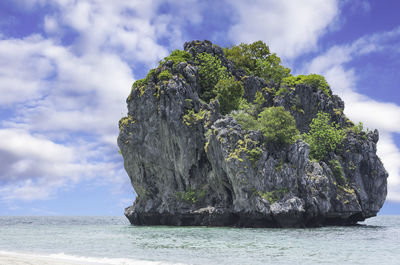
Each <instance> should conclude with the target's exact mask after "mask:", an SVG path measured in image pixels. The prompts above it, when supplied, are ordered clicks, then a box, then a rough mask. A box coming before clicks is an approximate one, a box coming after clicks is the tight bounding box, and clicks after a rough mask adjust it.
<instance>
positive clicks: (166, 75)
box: [158, 70, 172, 81]
mask: <svg viewBox="0 0 400 265" xmlns="http://www.w3.org/2000/svg"><path fill="white" fill-rule="evenodd" d="M171 78H172V74H171V72H170V71H169V70H164V71H162V72H161V73H159V74H158V79H160V80H162V81H166V80H169V79H171Z"/></svg>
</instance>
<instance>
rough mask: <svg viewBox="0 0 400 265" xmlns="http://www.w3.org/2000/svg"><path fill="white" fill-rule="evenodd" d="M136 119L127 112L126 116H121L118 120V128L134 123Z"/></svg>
mask: <svg viewBox="0 0 400 265" xmlns="http://www.w3.org/2000/svg"><path fill="white" fill-rule="evenodd" d="M135 122H136V121H135V120H134V119H133V118H132V116H131V115H129V114H128V116H127V117H123V118H121V119H120V120H119V130H120V131H122V130H123V129H124V128H125V127H126V126H128V125H130V124H134V123H135Z"/></svg>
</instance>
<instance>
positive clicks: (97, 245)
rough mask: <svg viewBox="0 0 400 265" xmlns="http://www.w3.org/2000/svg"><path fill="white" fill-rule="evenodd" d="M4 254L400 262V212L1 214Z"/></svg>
mask: <svg viewBox="0 0 400 265" xmlns="http://www.w3.org/2000/svg"><path fill="white" fill-rule="evenodd" d="M0 257H2V259H0V264H2V265H3V264H146V265H154V264H156V265H161V264H211V265H213V264H216V265H223V264H228V265H234V264H241V265H242V264H251V265H257V264H400V216H377V217H374V218H370V219H368V220H366V221H365V222H362V223H360V224H359V225H357V226H350V227H339V226H331V227H321V228H306V229H278V228H273V229H272V228H271V229H266V228H213V227H169V226H132V225H130V224H129V222H128V221H127V219H126V218H125V217H123V216H117V217H103V216H99V217H95V216H91V217H73V216H66V217H58V216H57V217H50V216H43V217H40V216H34V217H33V216H27V217H4V216H3V217H1V216H0ZM18 261H20V263H18ZM45 261H46V262H47V263H45ZM61 261H62V262H64V263H62V262H61ZM58 262H60V263H58Z"/></svg>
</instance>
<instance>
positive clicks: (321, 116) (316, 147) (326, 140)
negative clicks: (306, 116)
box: [304, 112, 345, 160]
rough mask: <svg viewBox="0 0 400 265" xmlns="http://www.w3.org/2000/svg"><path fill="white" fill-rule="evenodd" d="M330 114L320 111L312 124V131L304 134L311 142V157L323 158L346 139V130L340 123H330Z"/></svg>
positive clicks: (308, 141) (306, 139) (307, 140)
mask: <svg viewBox="0 0 400 265" xmlns="http://www.w3.org/2000/svg"><path fill="white" fill-rule="evenodd" d="M330 119H331V117H330V115H329V114H327V113H324V112H318V113H317V117H316V118H314V119H313V120H312V122H311V124H310V131H309V132H308V133H307V134H305V135H304V139H305V141H306V142H307V143H309V144H310V157H311V158H312V159H316V160H322V159H323V158H324V157H325V156H326V155H327V154H328V153H329V152H331V151H335V150H336V147H337V146H338V145H339V144H340V143H341V142H342V141H343V140H344V138H345V132H344V130H342V129H340V128H339V125H338V124H335V123H330Z"/></svg>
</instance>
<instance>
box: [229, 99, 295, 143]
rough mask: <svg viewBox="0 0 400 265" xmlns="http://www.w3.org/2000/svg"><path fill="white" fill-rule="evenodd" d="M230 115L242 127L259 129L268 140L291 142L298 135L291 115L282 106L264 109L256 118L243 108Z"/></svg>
mask: <svg viewBox="0 0 400 265" xmlns="http://www.w3.org/2000/svg"><path fill="white" fill-rule="evenodd" d="M232 116H233V118H234V119H235V120H236V121H237V122H238V123H239V124H240V125H242V128H243V129H245V130H260V131H261V132H262V133H263V134H264V136H265V138H266V139H267V141H269V142H274V143H278V144H285V143H288V144H292V143H294V141H295V140H296V139H297V138H298V137H299V131H298V130H297V128H296V122H295V120H294V118H293V116H292V115H291V114H290V112H288V111H286V110H285V108H284V107H282V106H281V107H270V108H266V109H264V110H263V111H262V112H261V113H260V114H259V115H258V119H257V120H256V119H255V118H254V117H253V116H252V115H251V114H249V113H247V112H245V111H244V110H240V111H237V112H234V113H233V115H232Z"/></svg>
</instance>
